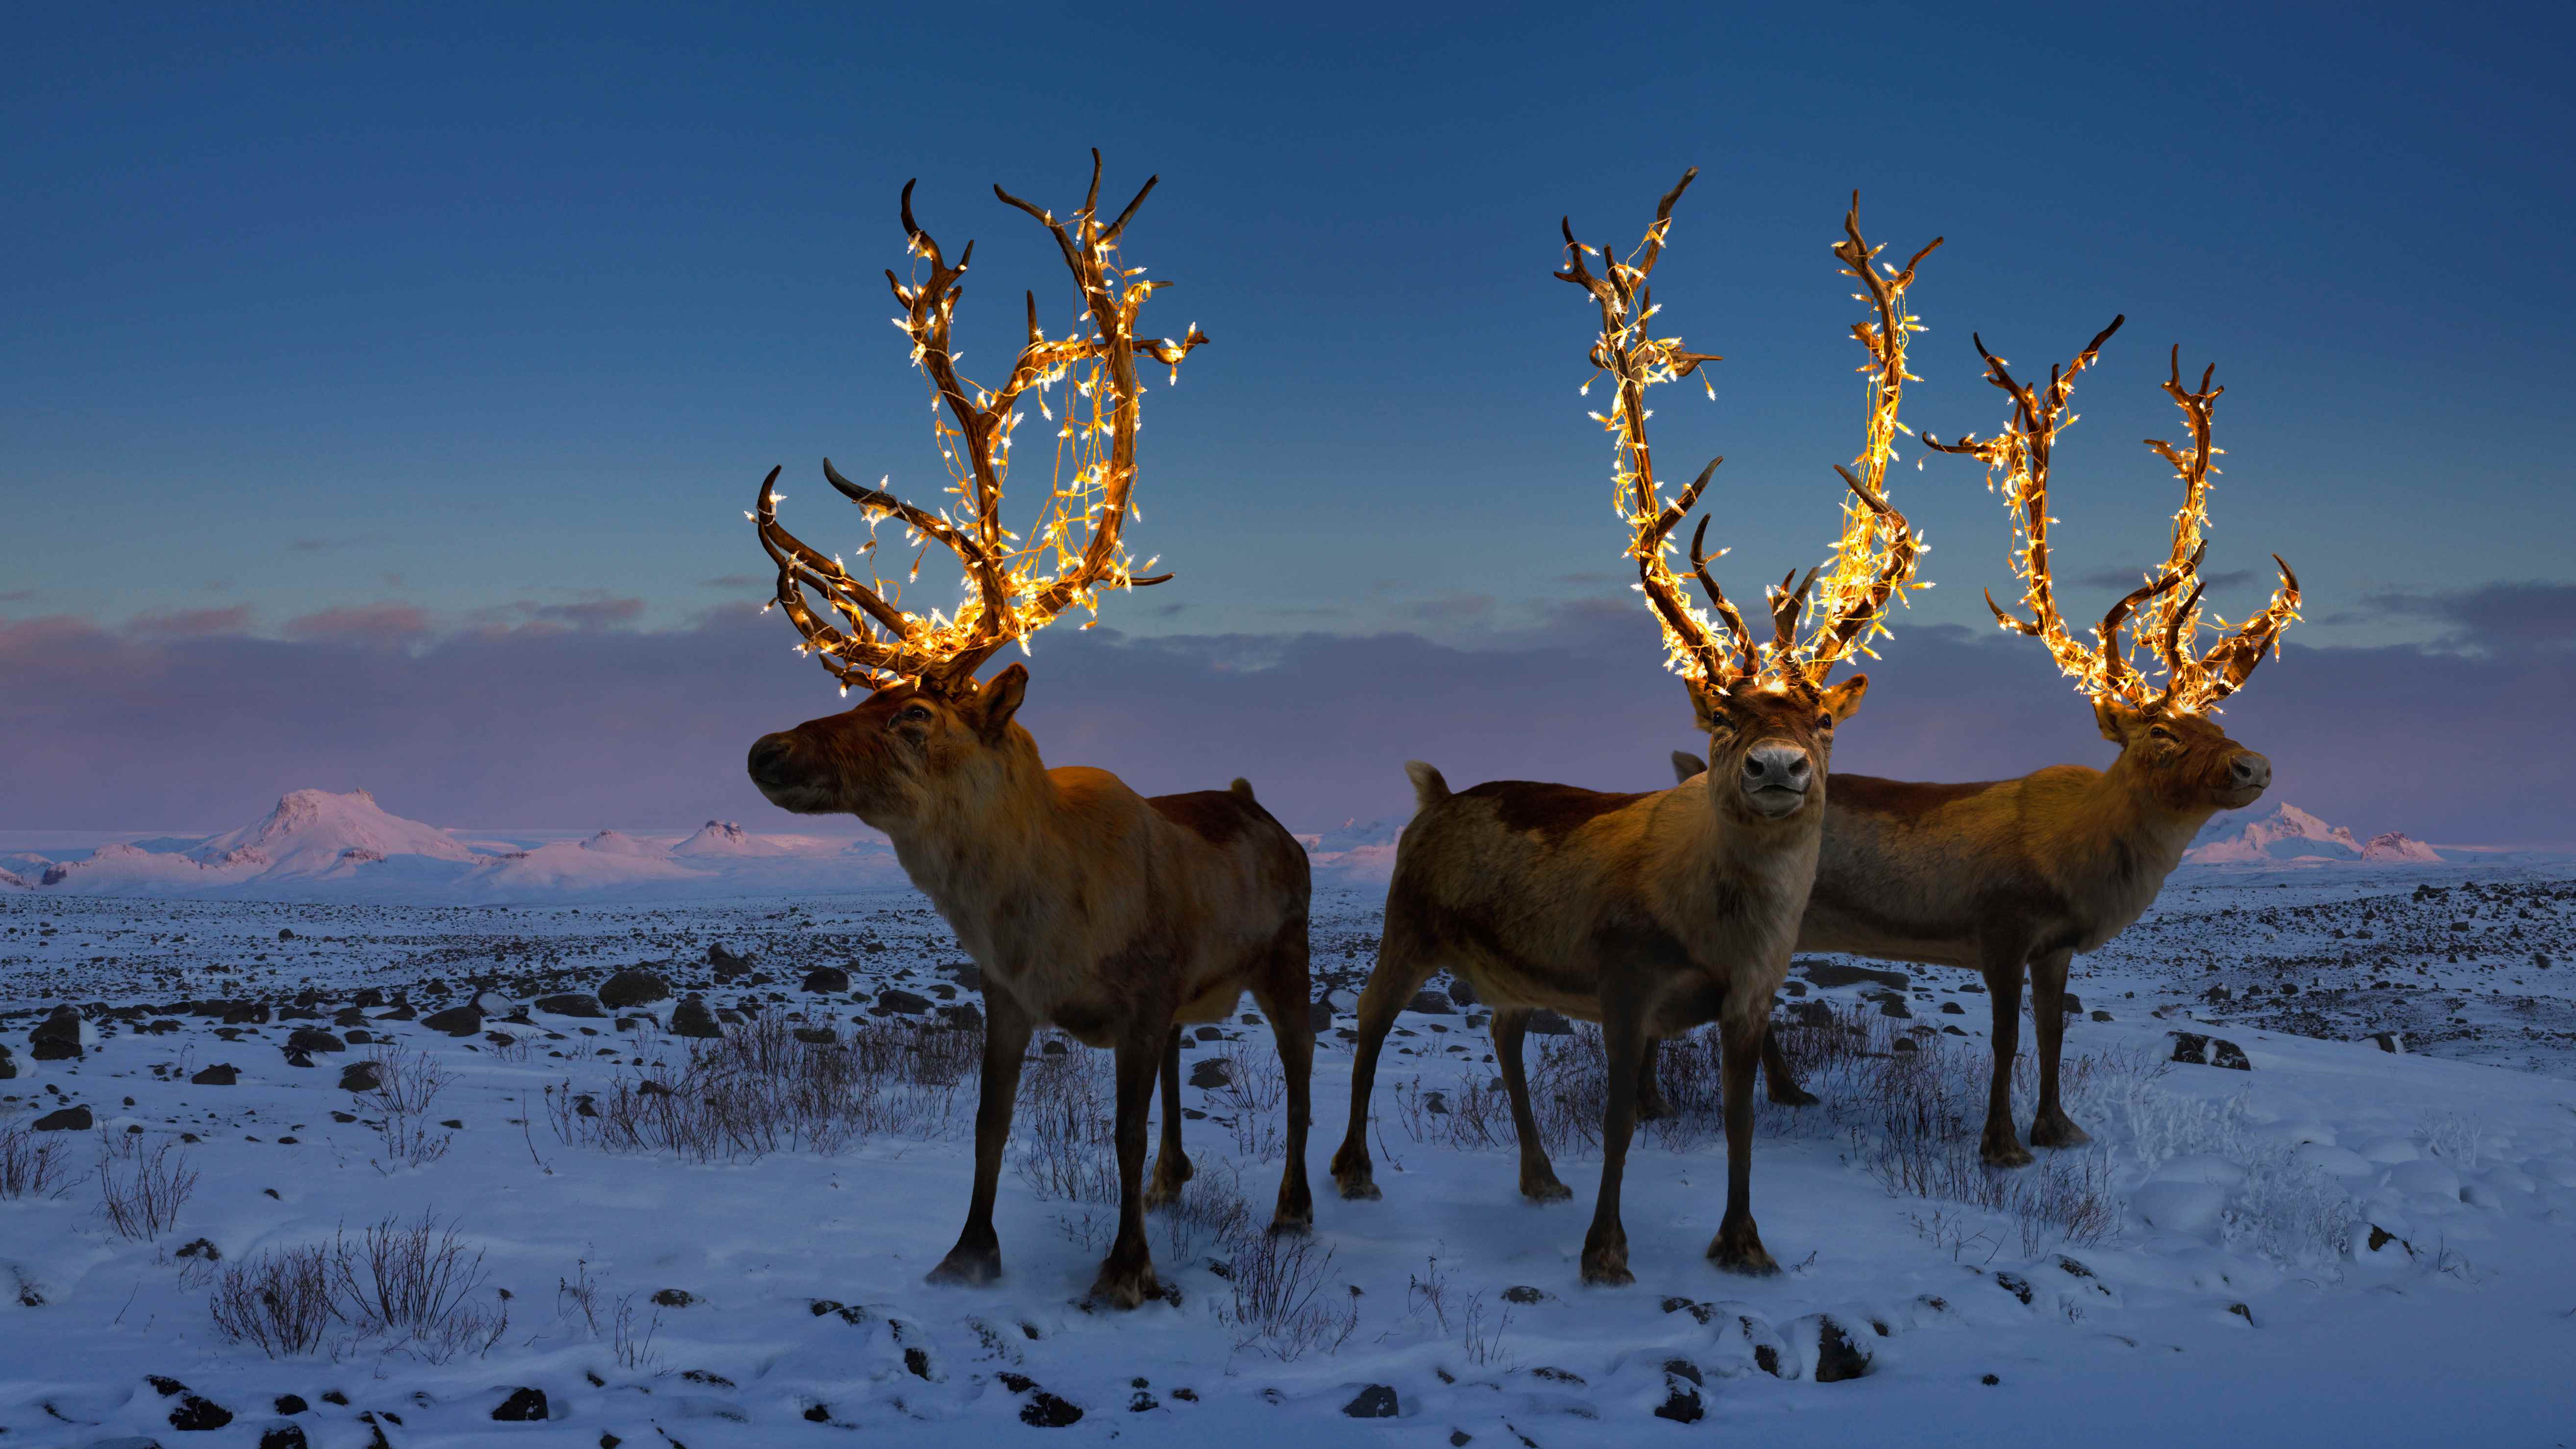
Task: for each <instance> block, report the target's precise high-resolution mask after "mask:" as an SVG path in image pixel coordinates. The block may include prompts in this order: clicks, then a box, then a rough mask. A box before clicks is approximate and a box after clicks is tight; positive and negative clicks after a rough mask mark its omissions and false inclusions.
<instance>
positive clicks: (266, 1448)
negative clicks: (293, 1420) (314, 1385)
mask: <svg viewBox="0 0 2576 1449" xmlns="http://www.w3.org/2000/svg"><path fill="white" fill-rule="evenodd" d="M286 1397H288V1398H290V1399H294V1398H295V1396H294V1395H293V1394H288V1395H287V1396H286ZM295 1401H296V1402H297V1403H299V1404H300V1403H302V1402H304V1401H303V1400H302V1399H296V1400H295ZM310 1444H311V1441H310V1440H307V1439H306V1438H305V1437H304V1428H303V1426H302V1425H300V1424H272V1425H270V1426H269V1427H268V1428H267V1429H265V1430H263V1431H261V1433H260V1436H259V1449H310Z"/></svg>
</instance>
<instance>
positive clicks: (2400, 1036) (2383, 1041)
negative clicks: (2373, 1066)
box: [2370, 1031, 2406, 1054]
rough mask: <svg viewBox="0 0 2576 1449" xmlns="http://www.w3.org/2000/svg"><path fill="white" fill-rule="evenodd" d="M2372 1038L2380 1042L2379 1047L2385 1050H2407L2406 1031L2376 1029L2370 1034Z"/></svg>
mask: <svg viewBox="0 0 2576 1449" xmlns="http://www.w3.org/2000/svg"><path fill="white" fill-rule="evenodd" d="M2370 1040H2372V1041H2375V1042H2377V1043H2379V1049H2380V1050H2381V1051H2384V1052H2397V1053H2400V1054H2403V1053H2404V1052H2405V1050H2406V1033H2404V1032H2402V1031H2375V1032H2372V1033H2371V1034H2370Z"/></svg>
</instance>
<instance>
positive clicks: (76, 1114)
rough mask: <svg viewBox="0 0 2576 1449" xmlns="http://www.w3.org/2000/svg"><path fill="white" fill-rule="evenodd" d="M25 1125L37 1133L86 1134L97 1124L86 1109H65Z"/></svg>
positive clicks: (47, 1114) (49, 1113)
mask: <svg viewBox="0 0 2576 1449" xmlns="http://www.w3.org/2000/svg"><path fill="white" fill-rule="evenodd" d="M27 1125H28V1126H30V1127H33V1128H35V1129H36V1130H37V1131H39V1132H87V1131H88V1130H89V1129H91V1128H92V1127H95V1126H97V1125H98V1122H97V1119H95V1118H93V1117H91V1116H90V1114H89V1109H88V1108H87V1107H65V1108H64V1109H62V1110H61V1111H59V1112H48V1113H46V1114H45V1115H44V1116H42V1117H39V1118H37V1119H36V1120H35V1121H33V1122H30V1123H28V1124H27Z"/></svg>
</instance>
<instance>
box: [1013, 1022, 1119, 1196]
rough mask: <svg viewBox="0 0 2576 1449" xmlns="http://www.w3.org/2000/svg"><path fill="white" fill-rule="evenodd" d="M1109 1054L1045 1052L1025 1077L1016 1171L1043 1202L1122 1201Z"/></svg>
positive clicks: (1016, 1117)
mask: <svg viewBox="0 0 2576 1449" xmlns="http://www.w3.org/2000/svg"><path fill="white" fill-rule="evenodd" d="M1107 1055H1108V1054H1107V1053H1105V1052H1104V1053H1093V1052H1087V1051H1084V1050H1082V1049H1081V1048H1079V1047H1075V1048H1072V1049H1069V1050H1067V1051H1063V1052H1060V1053H1055V1054H1052V1055H1049V1054H1041V1055H1039V1056H1038V1058H1037V1059H1036V1060H1035V1061H1033V1062H1031V1063H1029V1065H1028V1066H1027V1067H1026V1068H1025V1069H1023V1070H1022V1072H1021V1074H1020V1095H1019V1101H1018V1104H1017V1107H1016V1110H1015V1111H1014V1114H1013V1117H1012V1122H1011V1135H1012V1136H1013V1137H1014V1138H1015V1139H1017V1141H1018V1146H1017V1148H1016V1149H1015V1150H1014V1151H1013V1152H1012V1154H1011V1157H1012V1162H1011V1170H1012V1171H1013V1172H1015V1173H1017V1174H1018V1175H1019V1177H1020V1180H1021V1181H1023V1182H1026V1183H1027V1184H1028V1185H1029V1189H1030V1190H1031V1191H1033V1192H1035V1193H1036V1194H1037V1195H1038V1196H1039V1197H1041V1198H1062V1199H1065V1200H1067V1201H1070V1202H1093V1203H1114V1202H1116V1201H1118V1198H1119V1184H1118V1124H1117V1113H1116V1111H1115V1101H1114V1098H1115V1096H1116V1090H1115V1083H1114V1080H1113V1078H1112V1077H1111V1075H1110V1073H1109V1072H1107V1071H1104V1070H1103V1069H1102V1068H1103V1061H1104V1059H1105V1058H1106V1057H1107Z"/></svg>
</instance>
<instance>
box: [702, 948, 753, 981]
mask: <svg viewBox="0 0 2576 1449" xmlns="http://www.w3.org/2000/svg"><path fill="white" fill-rule="evenodd" d="M751 961H752V958H751V957H749V956H737V955H735V954H734V953H732V952H731V951H728V950H726V949H725V948H724V943H723V942H722V941H716V942H711V943H709V945H708V946H707V965H708V967H709V968H711V969H712V970H713V971H714V972H715V973H716V979H717V980H719V981H723V980H726V979H728V978H730V977H735V976H740V975H741V974H742V973H744V972H745V971H748V970H750V969H751Z"/></svg>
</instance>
